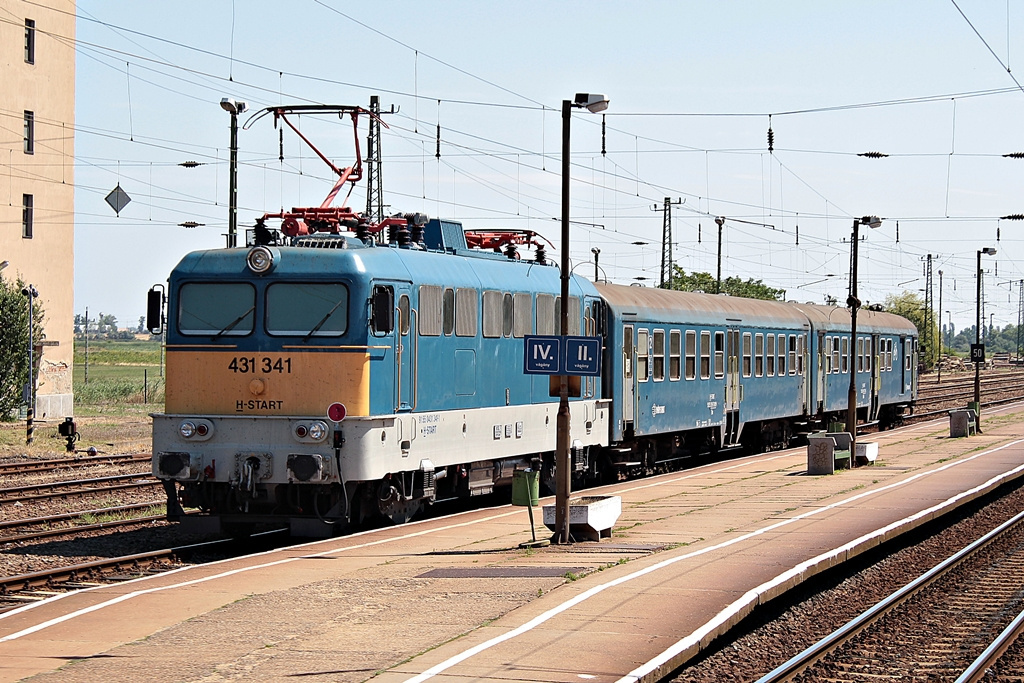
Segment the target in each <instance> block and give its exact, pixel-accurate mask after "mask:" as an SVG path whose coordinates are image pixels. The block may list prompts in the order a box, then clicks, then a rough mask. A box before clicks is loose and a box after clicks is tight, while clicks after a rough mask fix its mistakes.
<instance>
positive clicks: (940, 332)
mask: <svg viewBox="0 0 1024 683" xmlns="http://www.w3.org/2000/svg"><path fill="white" fill-rule="evenodd" d="M942 337H943V334H942V271H941V270H940V271H939V355H938V358H939V361H938V363H937V365H938V366H939V367H938V370H939V376H938V378H937V379H936V380H935V381H936V382H941V381H942Z"/></svg>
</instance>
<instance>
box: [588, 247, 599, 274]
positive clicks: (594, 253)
mask: <svg viewBox="0 0 1024 683" xmlns="http://www.w3.org/2000/svg"><path fill="white" fill-rule="evenodd" d="M590 253H592V254H593V255H594V282H597V281H598V280H600V279H601V276H600V274H599V273H598V267H597V259H598V257H599V256H601V249H600V248H599V247H594V248H593V249H591V250H590Z"/></svg>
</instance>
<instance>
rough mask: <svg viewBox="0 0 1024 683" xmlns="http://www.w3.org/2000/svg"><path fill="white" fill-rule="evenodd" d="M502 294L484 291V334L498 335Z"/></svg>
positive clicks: (500, 325) (490, 336) (499, 331)
mask: <svg viewBox="0 0 1024 683" xmlns="http://www.w3.org/2000/svg"><path fill="white" fill-rule="evenodd" d="M502 299H503V297H502V295H501V292H494V291H485V292H484V326H483V327H484V336H485V337H488V338H492V339H493V338H494V337H500V336H501V328H502Z"/></svg>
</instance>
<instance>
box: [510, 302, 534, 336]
mask: <svg viewBox="0 0 1024 683" xmlns="http://www.w3.org/2000/svg"><path fill="white" fill-rule="evenodd" d="M531 332H533V297H532V296H530V294H528V293H519V294H513V295H512V336H514V337H520V338H522V337H525V336H526V335H528V334H530V333H531Z"/></svg>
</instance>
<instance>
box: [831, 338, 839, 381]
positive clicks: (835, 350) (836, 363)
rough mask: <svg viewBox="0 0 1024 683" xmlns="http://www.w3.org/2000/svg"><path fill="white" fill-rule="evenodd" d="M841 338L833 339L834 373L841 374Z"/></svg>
mask: <svg viewBox="0 0 1024 683" xmlns="http://www.w3.org/2000/svg"><path fill="white" fill-rule="evenodd" d="M839 367H840V366H839V337H832V372H839Z"/></svg>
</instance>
